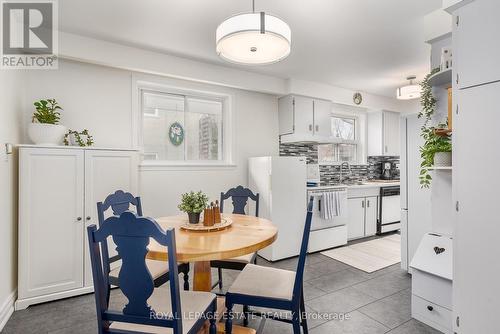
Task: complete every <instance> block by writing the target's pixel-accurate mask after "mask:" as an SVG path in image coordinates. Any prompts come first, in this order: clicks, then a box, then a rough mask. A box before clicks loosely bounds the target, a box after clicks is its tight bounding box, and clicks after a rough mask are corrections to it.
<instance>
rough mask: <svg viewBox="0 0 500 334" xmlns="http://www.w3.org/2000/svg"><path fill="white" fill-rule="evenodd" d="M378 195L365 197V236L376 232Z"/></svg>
mask: <svg viewBox="0 0 500 334" xmlns="http://www.w3.org/2000/svg"><path fill="white" fill-rule="evenodd" d="M377 217H378V197H367V198H366V211H365V236H372V235H375V234H377Z"/></svg>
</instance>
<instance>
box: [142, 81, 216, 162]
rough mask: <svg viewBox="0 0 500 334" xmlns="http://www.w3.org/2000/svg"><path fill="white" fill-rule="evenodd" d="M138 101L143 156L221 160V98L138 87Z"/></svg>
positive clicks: (163, 158)
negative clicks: (139, 94) (139, 89)
mask: <svg viewBox="0 0 500 334" xmlns="http://www.w3.org/2000/svg"><path fill="white" fill-rule="evenodd" d="M141 101H142V103H141V105H142V107H141V108H142V115H143V117H142V144H143V147H144V154H143V159H144V160H146V161H151V160H160V161H168V162H172V163H179V162H187V163H189V162H194V163H196V162H199V163H214V162H221V161H223V160H224V152H223V151H224V150H223V109H224V101H223V99H222V98H221V99H219V98H207V97H199V96H189V95H179V94H170V93H163V92H156V91H148V90H141Z"/></svg>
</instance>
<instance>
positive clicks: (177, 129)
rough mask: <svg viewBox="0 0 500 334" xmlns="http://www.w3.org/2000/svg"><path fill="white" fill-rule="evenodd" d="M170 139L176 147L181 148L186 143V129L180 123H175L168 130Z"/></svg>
mask: <svg viewBox="0 0 500 334" xmlns="http://www.w3.org/2000/svg"><path fill="white" fill-rule="evenodd" d="M168 139H170V142H171V143H172V145H174V146H179V145H180V144H182V142H183V141H184V128H183V127H182V125H181V124H180V123H179V122H174V123H172V124H171V125H170V128H169V129H168Z"/></svg>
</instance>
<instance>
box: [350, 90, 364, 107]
mask: <svg viewBox="0 0 500 334" xmlns="http://www.w3.org/2000/svg"><path fill="white" fill-rule="evenodd" d="M352 100H353V102H354V103H355V104H357V105H359V104H361V102H363V95H361V93H359V92H358V93H354V95H353V96H352Z"/></svg>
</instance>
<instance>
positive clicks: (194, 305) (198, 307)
mask: <svg viewBox="0 0 500 334" xmlns="http://www.w3.org/2000/svg"><path fill="white" fill-rule="evenodd" d="M180 296H181V308H182V332H183V333H188V332H189V331H190V330H191V328H192V327H193V326H194V324H195V323H196V321H197V320H198V319H199V318H200V317H201V316H202V313H203V312H205V310H206V309H207V308H208V307H209V306H210V303H212V302H213V301H214V300H215V299H216V298H217V297H216V295H215V294H213V293H210V292H202V291H180ZM148 303H149V305H150V306H151V308H152V309H153V310H154V311H155V312H156V314H157V315H158V318H165V316H169V315H170V314H171V312H172V301H171V298H170V287H169V286H162V287H159V288H156V289H155V290H154V292H153V295H152V296H151V297H150V298H149V299H148ZM110 328H111V329H115V330H116V329H119V330H128V331H136V332H139V333H154V334H160V333H161V334H164V333H172V332H173V331H172V329H171V328H166V327H157V326H148V325H138V324H131V323H125V322H116V321H115V322H113V323H112V324H111V326H110Z"/></svg>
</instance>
